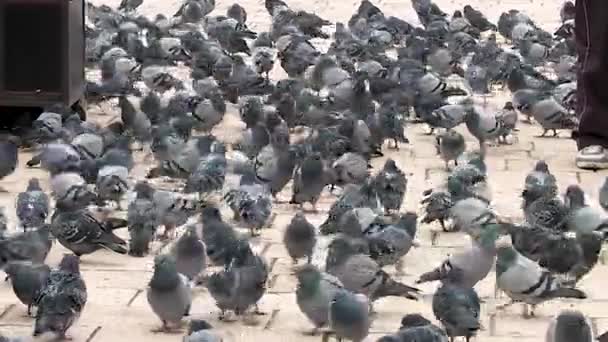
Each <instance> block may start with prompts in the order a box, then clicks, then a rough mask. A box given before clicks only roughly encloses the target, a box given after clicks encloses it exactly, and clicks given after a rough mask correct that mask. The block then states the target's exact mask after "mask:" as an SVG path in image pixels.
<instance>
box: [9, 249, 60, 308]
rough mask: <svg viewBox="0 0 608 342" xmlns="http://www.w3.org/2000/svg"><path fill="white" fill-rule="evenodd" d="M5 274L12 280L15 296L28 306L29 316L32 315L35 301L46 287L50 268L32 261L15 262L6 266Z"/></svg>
mask: <svg viewBox="0 0 608 342" xmlns="http://www.w3.org/2000/svg"><path fill="white" fill-rule="evenodd" d="M4 272H5V273H6V275H7V276H8V278H9V279H10V280H11V285H12V286H13V291H14V292H15V295H16V296H17V298H19V300H20V301H21V303H23V304H25V305H27V314H28V315H31V314H32V307H33V306H34V300H35V299H36V297H37V296H38V294H39V293H40V291H41V290H42V289H43V287H44V286H46V282H47V280H48V278H49V274H50V273H51V269H50V267H48V266H47V265H45V264H36V263H32V262H31V261H13V262H10V263H8V264H7V265H6V267H5V268H4Z"/></svg>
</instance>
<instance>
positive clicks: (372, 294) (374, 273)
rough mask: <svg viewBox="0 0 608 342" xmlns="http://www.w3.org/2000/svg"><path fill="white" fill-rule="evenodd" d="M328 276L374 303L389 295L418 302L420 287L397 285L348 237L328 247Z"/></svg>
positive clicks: (397, 283)
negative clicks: (330, 275)
mask: <svg viewBox="0 0 608 342" xmlns="http://www.w3.org/2000/svg"><path fill="white" fill-rule="evenodd" d="M325 269H326V271H327V273H329V274H332V275H334V276H336V277H337V278H338V279H340V281H341V282H342V284H344V288H346V289H347V290H349V291H353V292H355V293H361V294H364V295H366V296H368V298H369V299H370V300H371V301H372V302H373V301H375V300H376V299H378V298H382V297H387V296H402V297H405V298H408V299H412V300H417V297H416V294H417V293H418V292H419V291H420V290H418V289H417V288H414V287H411V286H408V285H405V284H403V283H400V282H397V281H395V280H393V279H392V278H391V276H390V275H389V274H388V273H386V272H384V271H383V270H382V269H381V268H380V266H379V265H378V263H377V262H376V261H375V260H374V259H372V258H370V257H369V256H367V255H365V254H362V253H360V252H359V251H358V250H357V247H356V245H355V244H354V242H352V241H350V239H348V238H346V237H339V238H336V239H334V240H333V241H332V242H331V243H330V245H329V248H328V253H327V259H326V266H325Z"/></svg>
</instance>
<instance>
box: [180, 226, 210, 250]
mask: <svg viewBox="0 0 608 342" xmlns="http://www.w3.org/2000/svg"><path fill="white" fill-rule="evenodd" d="M176 247H177V250H178V252H179V253H183V254H184V255H200V254H201V252H203V250H204V247H203V244H202V242H201V240H200V237H199V236H198V232H197V231H196V226H195V225H190V226H188V227H187V228H186V231H185V232H184V234H183V235H182V236H180V238H179V239H178V240H177V242H176Z"/></svg>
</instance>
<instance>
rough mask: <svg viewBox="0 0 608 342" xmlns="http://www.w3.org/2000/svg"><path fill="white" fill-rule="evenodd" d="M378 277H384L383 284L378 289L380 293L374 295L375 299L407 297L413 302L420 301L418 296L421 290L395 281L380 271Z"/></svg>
mask: <svg viewBox="0 0 608 342" xmlns="http://www.w3.org/2000/svg"><path fill="white" fill-rule="evenodd" d="M378 275H380V276H381V277H382V283H381V284H380V287H378V291H376V293H374V297H375V298H382V297H388V296H398V297H405V298H408V299H412V300H418V297H417V296H416V295H417V294H418V293H419V292H420V290H419V289H417V288H415V287H411V286H408V285H405V284H403V283H400V282H398V281H395V280H393V279H392V278H391V277H390V275H389V274H388V273H386V272H384V271H383V270H380V271H378Z"/></svg>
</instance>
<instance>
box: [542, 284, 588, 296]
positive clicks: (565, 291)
mask: <svg viewBox="0 0 608 342" xmlns="http://www.w3.org/2000/svg"><path fill="white" fill-rule="evenodd" d="M547 297H549V298H576V299H585V298H587V294H585V292H583V291H581V290H579V289H574V288H570V287H560V288H559V289H557V290H554V291H551V292H549V293H548V294H547Z"/></svg>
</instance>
